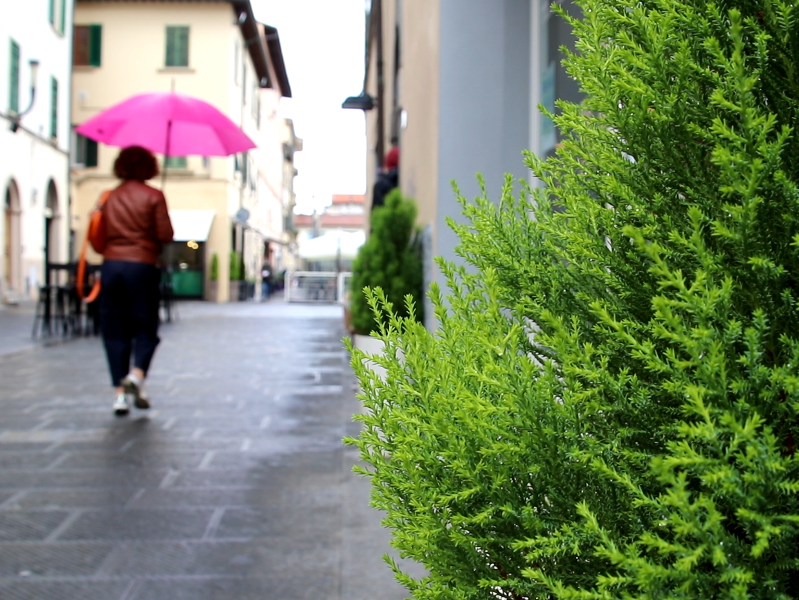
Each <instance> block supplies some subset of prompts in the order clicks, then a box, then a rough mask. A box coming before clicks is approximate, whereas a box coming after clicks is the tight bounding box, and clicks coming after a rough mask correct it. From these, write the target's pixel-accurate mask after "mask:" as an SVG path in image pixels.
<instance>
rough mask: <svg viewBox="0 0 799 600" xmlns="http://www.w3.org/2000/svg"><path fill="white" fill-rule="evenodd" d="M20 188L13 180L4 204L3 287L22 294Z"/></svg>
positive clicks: (9, 184)
mask: <svg viewBox="0 0 799 600" xmlns="http://www.w3.org/2000/svg"><path fill="white" fill-rule="evenodd" d="M21 212H22V211H21V209H20V202H19V188H18V187H17V184H16V182H15V181H14V180H13V179H12V180H11V181H10V182H9V183H8V186H7V187H6V193H5V199H4V202H3V263H2V264H3V287H4V288H5V289H8V290H11V291H14V292H20V291H21V290H22V286H21V281H20V278H21V276H22V256H21V254H22V252H21V237H20V214H21Z"/></svg>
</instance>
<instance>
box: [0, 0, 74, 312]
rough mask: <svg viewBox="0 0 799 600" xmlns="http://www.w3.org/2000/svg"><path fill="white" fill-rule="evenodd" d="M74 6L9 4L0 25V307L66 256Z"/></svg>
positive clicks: (33, 290) (25, 294) (40, 0)
mask: <svg viewBox="0 0 799 600" xmlns="http://www.w3.org/2000/svg"><path fill="white" fill-rule="evenodd" d="M72 9H73V3H72V0H30V1H29V2H7V3H5V4H4V5H3V18H2V19H0V156H2V160H0V193H2V211H0V302H16V301H18V300H20V299H22V298H35V297H36V296H37V294H38V290H39V288H40V286H41V285H43V284H45V271H46V263H47V262H48V261H49V262H56V263H58V262H64V261H66V260H68V257H69V254H70V241H71V239H70V217H71V211H70V208H71V207H70V196H69V184H68V181H69V139H70V127H69V102H70V73H71V63H70V56H71V52H72Z"/></svg>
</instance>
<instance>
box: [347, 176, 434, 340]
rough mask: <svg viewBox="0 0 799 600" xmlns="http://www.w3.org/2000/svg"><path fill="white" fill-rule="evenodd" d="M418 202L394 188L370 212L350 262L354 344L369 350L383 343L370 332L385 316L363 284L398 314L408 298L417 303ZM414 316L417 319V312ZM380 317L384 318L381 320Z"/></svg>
mask: <svg viewBox="0 0 799 600" xmlns="http://www.w3.org/2000/svg"><path fill="white" fill-rule="evenodd" d="M415 221H416V204H415V203H414V202H413V200H411V199H410V198H406V197H404V196H403V195H402V192H401V191H400V190H399V189H395V190H393V191H392V192H390V193H389V194H388V196H387V197H386V201H385V205H384V206H381V207H379V208H376V209H374V210H373V211H372V214H371V215H370V224H371V233H370V234H369V237H368V239H367V240H366V243H364V245H363V246H361V248H360V250H359V251H358V256H357V257H356V259H355V262H354V263H353V267H352V281H351V283H350V295H349V321H350V326H351V329H352V331H354V333H355V345H356V346H357V347H359V348H361V349H365V350H367V352H369V353H372V352H375V351H379V348H380V345H381V343H380V342H379V340H377V339H376V338H374V337H371V336H370V334H371V333H372V332H373V331H376V330H377V329H378V327H379V323H380V322H381V320H382V319H383V317H380V316H377V317H376V316H375V313H374V312H373V311H372V309H371V308H370V307H369V303H368V301H367V297H366V296H365V294H364V288H380V289H381V290H382V291H383V293H384V294H385V297H386V299H387V301H388V302H390V303H391V304H392V306H393V307H394V310H395V311H397V314H399V315H402V316H403V317H404V316H408V314H409V313H408V311H407V304H406V298H407V297H410V298H411V299H412V301H413V303H414V305H415V306H421V305H422V303H421V297H422V285H423V283H422V282H423V273H422V251H421V240H420V235H419V233H418V231H416V229H415ZM415 318H416V319H419V320H421V319H422V315H421V314H420V313H419V312H417V313H415ZM382 322H384V321H382Z"/></svg>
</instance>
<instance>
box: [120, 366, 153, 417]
mask: <svg viewBox="0 0 799 600" xmlns="http://www.w3.org/2000/svg"><path fill="white" fill-rule="evenodd" d="M122 388H123V389H124V390H125V393H126V394H129V395H130V397H131V398H133V406H135V407H136V408H140V409H147V408H150V399H149V396H148V395H147V392H145V391H144V382H143V381H142V380H141V379H139V378H138V377H137V376H136V375H135V374H133V373H128V374H127V375H126V376H125V378H124V379H123V380H122Z"/></svg>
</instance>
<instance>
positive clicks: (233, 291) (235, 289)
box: [228, 250, 242, 302]
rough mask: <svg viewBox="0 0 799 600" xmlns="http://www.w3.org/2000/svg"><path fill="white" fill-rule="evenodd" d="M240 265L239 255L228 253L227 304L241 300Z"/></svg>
mask: <svg viewBox="0 0 799 600" xmlns="http://www.w3.org/2000/svg"><path fill="white" fill-rule="evenodd" d="M241 279H242V264H241V253H239V252H236V251H235V250H234V251H232V252H231V253H230V295H229V296H228V301H229V302H238V301H239V300H241V287H242V281H241Z"/></svg>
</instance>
